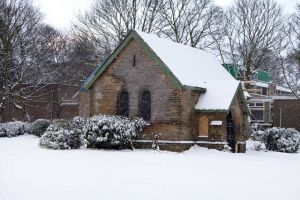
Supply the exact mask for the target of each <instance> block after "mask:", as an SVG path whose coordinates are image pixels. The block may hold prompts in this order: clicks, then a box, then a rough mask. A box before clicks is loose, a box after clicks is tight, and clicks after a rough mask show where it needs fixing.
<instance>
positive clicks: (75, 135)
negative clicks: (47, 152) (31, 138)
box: [40, 123, 82, 149]
mask: <svg viewBox="0 0 300 200" xmlns="http://www.w3.org/2000/svg"><path fill="white" fill-rule="evenodd" d="M60 125H61V124H58V123H54V124H51V125H50V126H49V127H48V128H47V130H46V132H45V133H44V134H43V135H42V136H41V138H40V145H41V146H42V147H45V148H48V149H78V148H80V147H81V144H82V142H81V135H80V132H78V131H76V130H68V129H64V128H62V127H60Z"/></svg>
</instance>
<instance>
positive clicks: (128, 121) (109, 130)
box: [75, 115, 146, 149]
mask: <svg viewBox="0 0 300 200" xmlns="http://www.w3.org/2000/svg"><path fill="white" fill-rule="evenodd" d="M75 120H77V121H78V118H77V119H75ZM81 121H82V120H81ZM85 123H86V124H85V125H84V126H83V132H82V133H83V134H84V138H85V139H86V141H87V146H88V147H91V148H104V149H123V148H132V140H133V139H135V138H136V137H137V135H138V134H139V133H140V132H141V131H142V129H143V128H144V126H145V125H146V122H145V121H144V120H143V119H142V118H127V117H121V116H109V115H96V116H94V117H92V118H90V119H88V120H87V121H85Z"/></svg>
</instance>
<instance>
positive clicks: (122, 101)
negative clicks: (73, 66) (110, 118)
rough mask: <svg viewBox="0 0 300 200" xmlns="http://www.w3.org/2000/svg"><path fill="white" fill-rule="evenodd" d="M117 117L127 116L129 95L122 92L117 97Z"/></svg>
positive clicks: (124, 91)
mask: <svg viewBox="0 0 300 200" xmlns="http://www.w3.org/2000/svg"><path fill="white" fill-rule="evenodd" d="M118 115H123V116H126V117H128V116H129V94H128V92H127V91H126V90H122V91H121V92H120V93H119V96H118Z"/></svg>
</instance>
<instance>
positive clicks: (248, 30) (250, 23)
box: [214, 0, 286, 80]
mask: <svg viewBox="0 0 300 200" xmlns="http://www.w3.org/2000/svg"><path fill="white" fill-rule="evenodd" d="M223 16H224V19H223V20H220V22H222V23H223V28H222V29H223V31H222V32H221V33H219V37H218V38H216V37H215V38H214V41H215V42H216V44H215V47H216V49H217V50H218V52H219V53H220V54H221V57H222V59H223V61H224V62H227V63H234V64H236V65H242V66H243V68H244V78H245V79H246V80H250V79H251V78H252V75H253V73H254V72H255V70H256V69H262V68H264V69H266V68H267V69H268V70H269V71H270V70H273V69H274V70H275V71H278V66H279V64H278V63H277V62H279V59H276V60H277V61H276V60H273V61H272V62H269V61H270V60H269V58H270V57H272V56H273V55H276V53H275V52H274V50H275V51H276V52H278V51H282V50H284V48H285V46H286V45H285V35H284V29H285V24H284V19H285V16H284V15H283V14H282V9H281V7H280V6H279V4H277V3H276V2H274V1H273V0H236V1H235V2H234V5H233V6H232V7H230V8H229V9H228V10H227V11H226V12H225V14H224V15H223ZM275 61H276V62H275Z"/></svg>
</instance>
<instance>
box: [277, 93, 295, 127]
mask: <svg viewBox="0 0 300 200" xmlns="http://www.w3.org/2000/svg"><path fill="white" fill-rule="evenodd" d="M280 121H281V122H280ZM280 125H281V127H283V128H295V129H297V130H298V131H300V100H299V99H275V100H274V103H273V126H275V127H280Z"/></svg>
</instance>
